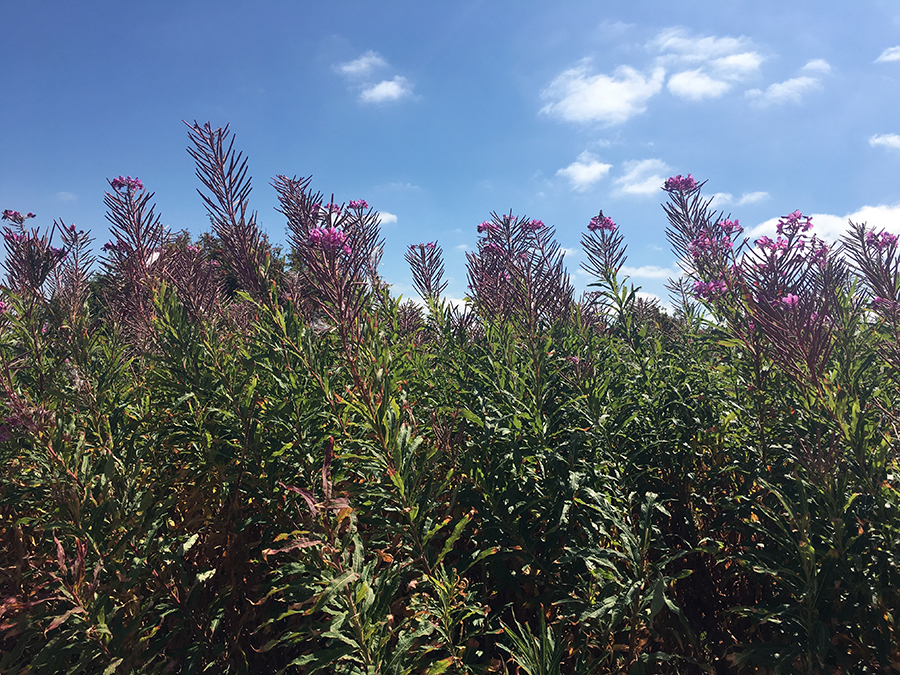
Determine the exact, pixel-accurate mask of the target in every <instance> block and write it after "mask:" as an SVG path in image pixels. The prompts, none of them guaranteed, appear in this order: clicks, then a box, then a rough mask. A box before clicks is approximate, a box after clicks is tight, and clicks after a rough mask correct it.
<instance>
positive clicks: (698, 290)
mask: <svg viewBox="0 0 900 675" xmlns="http://www.w3.org/2000/svg"><path fill="white" fill-rule="evenodd" d="M727 288H728V286H727V284H726V283H725V281H724V280H722V279H713V280H712V281H695V282H694V297H695V298H700V299H703V300H712V299H714V298H717V297H719V296H720V295H722V293H724V292H725V290H726V289H727Z"/></svg>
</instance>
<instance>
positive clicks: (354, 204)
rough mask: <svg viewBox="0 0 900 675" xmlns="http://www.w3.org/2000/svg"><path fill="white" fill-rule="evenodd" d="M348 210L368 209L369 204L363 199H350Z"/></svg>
mask: <svg viewBox="0 0 900 675" xmlns="http://www.w3.org/2000/svg"><path fill="white" fill-rule="evenodd" d="M350 208H351V209H367V208H369V202H367V201H366V200H365V199H351V200H350Z"/></svg>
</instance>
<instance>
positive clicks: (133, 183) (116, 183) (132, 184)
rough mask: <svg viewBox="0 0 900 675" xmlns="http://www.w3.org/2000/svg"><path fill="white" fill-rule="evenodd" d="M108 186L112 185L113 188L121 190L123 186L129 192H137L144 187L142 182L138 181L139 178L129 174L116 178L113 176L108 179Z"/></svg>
mask: <svg viewBox="0 0 900 675" xmlns="http://www.w3.org/2000/svg"><path fill="white" fill-rule="evenodd" d="M109 184H110V186H112V189H113V190H121V189H122V188H125V189H126V190H128V191H130V192H138V191H140V190H143V189H144V184H143V183H142V182H141V181H140V179H139V178H132V177H131V176H119V177H117V178H113V179H112V180H111V181H109Z"/></svg>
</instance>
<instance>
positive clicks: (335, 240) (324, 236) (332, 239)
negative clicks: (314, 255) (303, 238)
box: [309, 225, 352, 255]
mask: <svg viewBox="0 0 900 675" xmlns="http://www.w3.org/2000/svg"><path fill="white" fill-rule="evenodd" d="M309 245H310V246H314V247H317V248H321V249H323V250H325V251H336V250H338V249H341V250H342V251H343V252H344V253H346V254H347V255H350V254H351V253H352V249H351V248H350V245H349V244H347V235H346V234H345V233H344V232H342V231H341V230H339V229H337V228H336V227H335V226H334V225H332V226H331V227H315V228H313V229H312V230H310V231H309Z"/></svg>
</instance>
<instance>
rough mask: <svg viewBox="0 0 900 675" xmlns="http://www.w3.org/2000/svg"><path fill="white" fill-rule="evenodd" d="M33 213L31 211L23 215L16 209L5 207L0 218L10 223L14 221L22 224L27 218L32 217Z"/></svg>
mask: <svg viewBox="0 0 900 675" xmlns="http://www.w3.org/2000/svg"><path fill="white" fill-rule="evenodd" d="M34 217H35V215H34V214H33V213H26V214H25V215H24V216H23V215H22V214H21V213H19V212H18V211H13V210H12V209H6V210H5V211H4V212H3V217H2V218H0V220H8V221H10V222H11V223H15V224H16V225H22V224H23V223H24V222H25V221H26V220H28V219H29V218H34Z"/></svg>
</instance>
